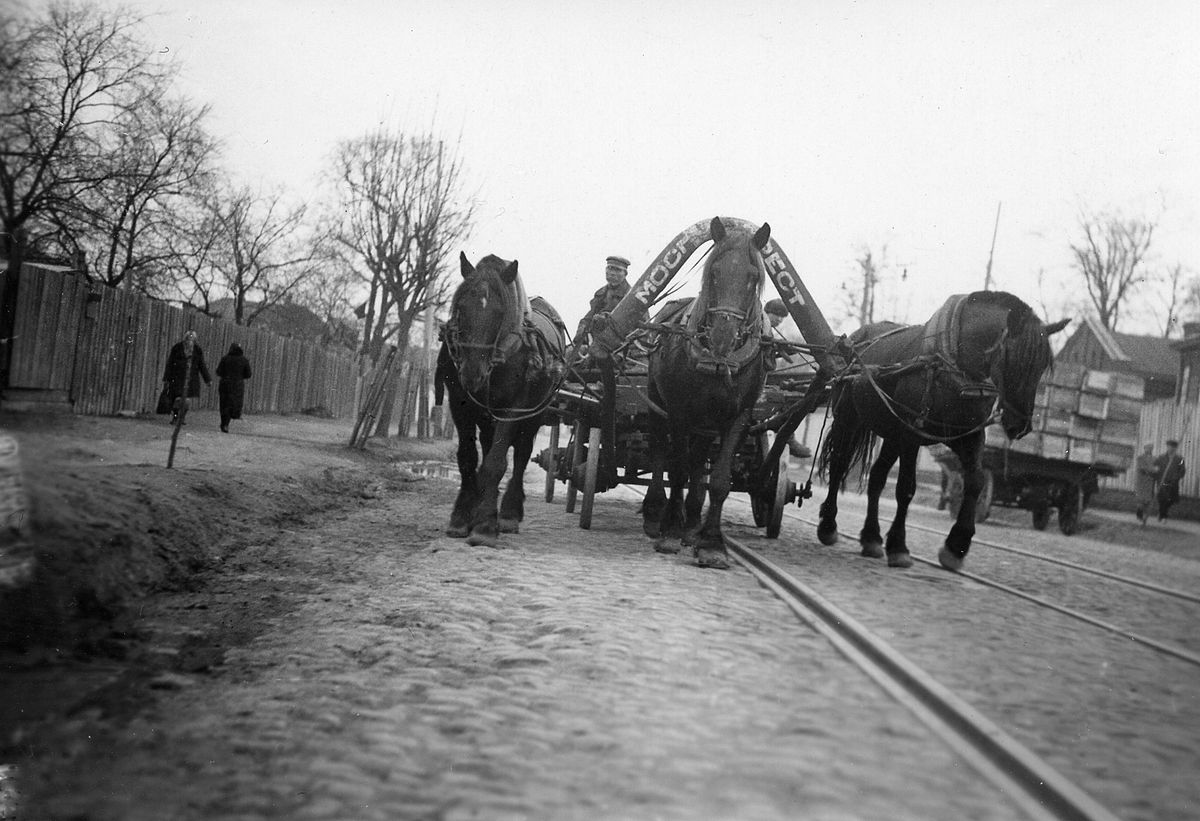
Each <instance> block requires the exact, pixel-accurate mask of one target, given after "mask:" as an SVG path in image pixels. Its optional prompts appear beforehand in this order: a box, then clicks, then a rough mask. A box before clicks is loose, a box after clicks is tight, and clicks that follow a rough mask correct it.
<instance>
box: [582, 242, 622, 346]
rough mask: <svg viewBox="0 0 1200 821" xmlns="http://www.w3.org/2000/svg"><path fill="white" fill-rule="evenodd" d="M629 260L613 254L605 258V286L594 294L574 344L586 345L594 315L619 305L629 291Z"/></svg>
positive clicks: (606, 311)
mask: <svg viewBox="0 0 1200 821" xmlns="http://www.w3.org/2000/svg"><path fill="white" fill-rule="evenodd" d="M628 276H629V260H627V259H625V257H618V256H611V257H608V258H607V259H605V260H604V279H605V284H604V287H602V288H600V289H599V290H597V291H596V293H594V294H593V295H592V301H591V302H589V303H588V312H587V313H586V314H584V316H583V319H581V320H579V328H578V329H577V330H576V331H575V337H574V339H573V340H572V344H574V345H575V346H577V347H578V346H579V345H586V344H587V341H588V340H587V335H588V330H589V329H590V328H591V325H592V317H594V316H596V315H597V314H603V313H608V312H610V311H612V309H613V308H615V307H617V303H618V302H620V301H621V298H622V297H624V296H625V294H627V293H629V280H628V279H627V277H628Z"/></svg>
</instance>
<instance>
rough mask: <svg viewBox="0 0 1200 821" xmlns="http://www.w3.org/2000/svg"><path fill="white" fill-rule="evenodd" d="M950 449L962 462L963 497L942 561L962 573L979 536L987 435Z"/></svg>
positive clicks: (971, 437) (948, 535)
mask: <svg viewBox="0 0 1200 821" xmlns="http://www.w3.org/2000/svg"><path fill="white" fill-rule="evenodd" d="M950 448H951V450H953V451H954V453H955V455H956V456H958V460H959V461H960V462H961V463H962V475H963V495H962V504H961V505H960V506H959V508H958V518H957V519H955V520H954V525H953V526H952V527H951V528H950V532H949V533H948V534H947V535H946V541H945V543H944V544H943V545H942V547H941V549H940V550H938V561H939V562H941V565H942V567H944V568H946V569H947V570H961V569H962V566H963V560H965V559H966V557H967V551H968V550H970V549H971V539H973V538H974V537H975V502H976V500H978V498H979V491H980V490H981V489H982V488H983V467H982V465H981V464H980V461H979V457H980V451H981V450H982V448H983V433H982V432H980V433H976V434H973V435H971V436H969V437H966V438H964V439H958V440H956V441H954V442H953V443H951V445H950Z"/></svg>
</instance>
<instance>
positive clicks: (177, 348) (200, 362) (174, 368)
mask: <svg viewBox="0 0 1200 821" xmlns="http://www.w3.org/2000/svg"><path fill="white" fill-rule="evenodd" d="M201 377H203V378H204V384H205V385H211V384H212V377H211V376H209V375H208V366H207V365H205V364H204V351H202V350H201V349H200V346H199V345H197V344H196V332H195V331H188V332H187V333H185V334H184V335H183V339H182V340H180V341H179V342H176V343H175V344H174V345H172V346H171V352H170V353H169V354H167V367H166V368H164V369H163V383H164V384H165V385H166V386H167V391H166V392H167V399H168V401H169V402H170V405H171V424H174V423H175V421H176V418H177V417H178V415H179V411H178V409H177V408H176V407H175V400H176V399H178V398H180V397H181V396H184V395H185V391H186V396H187V397H189V398H193V397H198V396H199V395H200V379H201Z"/></svg>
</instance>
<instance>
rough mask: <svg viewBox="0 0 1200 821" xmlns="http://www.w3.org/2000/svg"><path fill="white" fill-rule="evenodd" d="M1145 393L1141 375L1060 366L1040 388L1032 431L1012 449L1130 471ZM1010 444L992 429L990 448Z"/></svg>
mask: <svg viewBox="0 0 1200 821" xmlns="http://www.w3.org/2000/svg"><path fill="white" fill-rule="evenodd" d="M1144 392H1145V380H1143V379H1142V377H1140V376H1133V375H1130V374H1125V373H1114V372H1110V371H1093V370H1088V369H1086V368H1084V367H1082V366H1080V365H1075V364H1071V363H1064V364H1057V365H1055V366H1054V367H1053V368H1051V369H1050V370H1049V371H1047V372H1046V375H1045V376H1044V377H1042V381H1041V383H1040V384H1039V385H1038V393H1037V399H1036V400H1035V403H1034V419H1033V431H1032V432H1031V433H1029V434H1027V435H1026V436H1025V437H1023V438H1022V439H1020V440H1018V441H1016V442H1012V443H1010V444H1009V447H1010V449H1011V450H1013V451H1015V452H1018V453H1028V454H1031V455H1033V456H1042V457H1045V458H1047V459H1062V460H1066V461H1069V462H1081V463H1086V464H1102V465H1107V466H1109V467H1110V468H1113V469H1114V470H1116V471H1118V472H1119V471H1124V470H1127V469H1128V468H1129V466H1130V465H1132V464H1133V461H1134V458H1135V456H1136V452H1137V439H1138V423H1139V420H1140V418H1141V405H1142V397H1143V394H1144ZM1005 441H1006V437H1005V436H1004V432H1003V431H1002V430H1001V429H1000V427H999V426H998V425H992V426H991V427H989V428H988V430H987V444H988V445H993V446H997V447H1003V446H1004V445H1005Z"/></svg>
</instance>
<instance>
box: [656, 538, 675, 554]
mask: <svg viewBox="0 0 1200 821" xmlns="http://www.w3.org/2000/svg"><path fill="white" fill-rule="evenodd" d="M654 552H655V553H678V552H679V543H678V542H674V541H668V540H666V539H656V540H655V542H654Z"/></svg>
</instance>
